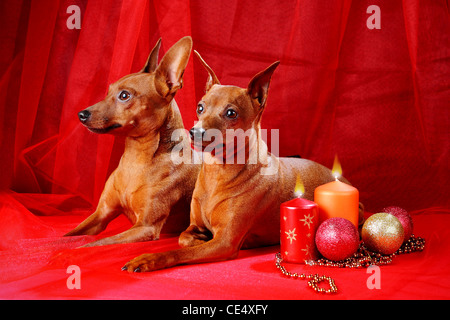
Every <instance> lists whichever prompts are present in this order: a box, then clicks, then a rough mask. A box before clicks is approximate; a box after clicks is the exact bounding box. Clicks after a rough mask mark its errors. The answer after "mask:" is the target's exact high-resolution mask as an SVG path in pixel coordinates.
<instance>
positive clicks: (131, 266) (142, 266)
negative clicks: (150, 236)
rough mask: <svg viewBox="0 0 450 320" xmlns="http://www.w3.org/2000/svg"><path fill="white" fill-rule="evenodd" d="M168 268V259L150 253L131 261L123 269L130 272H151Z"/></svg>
mask: <svg viewBox="0 0 450 320" xmlns="http://www.w3.org/2000/svg"><path fill="white" fill-rule="evenodd" d="M166 267H167V265H166V258H165V257H164V256H163V255H161V254H157V253H148V254H143V255H140V256H139V257H136V258H134V259H133V260H131V261H129V262H128V263H126V264H125V265H124V266H123V267H122V270H123V271H125V270H126V271H128V272H149V271H155V270H159V269H163V268H166Z"/></svg>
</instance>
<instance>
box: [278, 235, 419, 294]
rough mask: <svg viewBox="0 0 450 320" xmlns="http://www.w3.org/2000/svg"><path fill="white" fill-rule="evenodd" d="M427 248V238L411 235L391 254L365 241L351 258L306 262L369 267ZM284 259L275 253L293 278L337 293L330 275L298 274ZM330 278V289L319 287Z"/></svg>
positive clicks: (320, 291)
mask: <svg viewBox="0 0 450 320" xmlns="http://www.w3.org/2000/svg"><path fill="white" fill-rule="evenodd" d="M424 248H425V239H423V238H421V237H417V238H416V237H415V236H414V235H411V237H410V238H409V240H408V241H407V242H405V243H404V244H403V245H402V246H401V247H400V249H398V250H397V251H396V252H395V253H393V254H390V255H382V254H380V253H376V252H372V251H369V250H368V249H367V248H366V247H365V246H364V244H363V243H361V244H360V246H359V248H358V251H357V252H356V253H355V254H354V255H353V256H352V257H350V258H348V259H345V260H341V261H332V260H328V259H325V258H322V259H318V260H317V261H314V260H308V261H305V264H307V265H309V266H326V267H339V268H361V267H362V268H367V267H369V266H371V265H384V264H389V263H391V262H392V259H393V258H394V257H396V256H397V255H399V254H404V253H411V252H415V251H422V250H423V249H424ZM282 262H283V259H282V258H281V253H279V252H278V253H277V254H276V255H275V265H276V267H277V269H278V270H280V272H281V273H282V274H283V275H284V276H286V277H289V278H292V279H308V280H309V281H308V285H309V287H311V288H312V289H313V290H314V291H316V292H318V293H328V294H330V293H336V292H337V291H338V289H337V286H336V284H335V282H334V279H333V278H331V277H328V276H323V275H318V274H310V275H306V274H304V273H303V274H298V273H291V272H289V271H287V270H286V268H285V267H284V266H283V265H282V264H281V263H282ZM325 280H328V284H329V289H324V288H321V287H319V283H320V282H322V281H325Z"/></svg>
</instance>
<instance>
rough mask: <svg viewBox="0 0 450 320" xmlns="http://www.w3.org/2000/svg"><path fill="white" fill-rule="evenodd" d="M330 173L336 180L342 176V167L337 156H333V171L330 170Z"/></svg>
mask: <svg viewBox="0 0 450 320" xmlns="http://www.w3.org/2000/svg"><path fill="white" fill-rule="evenodd" d="M331 173H332V174H333V177H334V178H335V179H336V180H338V178H339V177H340V176H342V167H341V163H340V162H339V159H338V156H337V155H335V156H334V162H333V169H332V170H331Z"/></svg>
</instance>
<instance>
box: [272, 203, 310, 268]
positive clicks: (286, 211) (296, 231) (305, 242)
mask: <svg viewBox="0 0 450 320" xmlns="http://www.w3.org/2000/svg"><path fill="white" fill-rule="evenodd" d="M280 226H281V232H280V251H281V256H282V258H283V260H284V261H286V262H295V263H304V262H305V260H317V259H318V251H317V248H316V245H315V242H314V237H315V234H316V230H317V228H318V226H319V209H318V206H317V204H316V203H314V202H312V201H309V200H306V199H303V198H295V199H292V200H290V201H287V202H284V203H282V204H281V206H280Z"/></svg>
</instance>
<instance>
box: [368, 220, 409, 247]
mask: <svg viewBox="0 0 450 320" xmlns="http://www.w3.org/2000/svg"><path fill="white" fill-rule="evenodd" d="M361 237H362V241H363V243H364V244H365V245H366V247H367V248H368V249H369V250H371V251H375V252H379V253H381V254H392V253H394V252H395V251H397V250H398V249H399V248H400V246H401V245H402V243H403V239H404V231H403V226H402V224H401V223H400V221H399V220H398V219H397V218H396V217H395V216H393V215H392V214H389V213H385V212H381V213H377V214H374V215H372V216H370V217H369V218H368V219H367V220H366V222H365V223H364V225H363V227H362V230H361Z"/></svg>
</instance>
